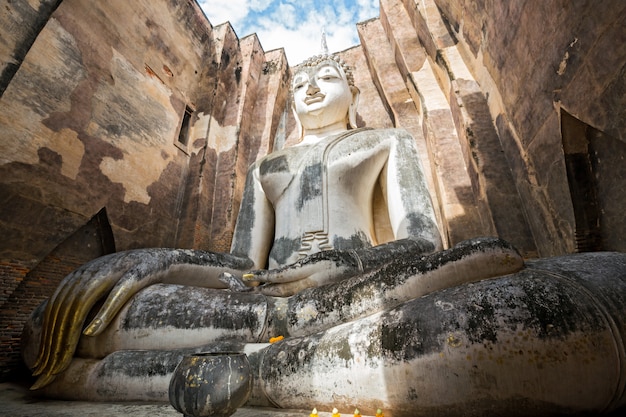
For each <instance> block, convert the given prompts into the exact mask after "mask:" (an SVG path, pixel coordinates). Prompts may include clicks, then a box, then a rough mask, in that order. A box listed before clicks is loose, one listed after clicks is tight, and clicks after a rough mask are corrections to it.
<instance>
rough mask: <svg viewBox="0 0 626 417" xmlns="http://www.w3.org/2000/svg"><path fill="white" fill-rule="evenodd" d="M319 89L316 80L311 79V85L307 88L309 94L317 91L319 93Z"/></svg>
mask: <svg viewBox="0 0 626 417" xmlns="http://www.w3.org/2000/svg"><path fill="white" fill-rule="evenodd" d="M319 91H320V89H319V87H318V86H317V84H316V83H315V81H314V80H311V81H309V86H308V87H307V89H306V93H307V95H313V94H315V93H317V92H319Z"/></svg>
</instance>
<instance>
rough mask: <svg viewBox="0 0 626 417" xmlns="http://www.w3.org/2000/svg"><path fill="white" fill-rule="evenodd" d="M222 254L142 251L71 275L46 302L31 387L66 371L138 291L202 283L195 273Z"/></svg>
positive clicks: (97, 262) (219, 260)
mask: <svg viewBox="0 0 626 417" xmlns="http://www.w3.org/2000/svg"><path fill="white" fill-rule="evenodd" d="M217 256H218V254H213V253H209V252H202V251H193V250H182V249H156V248H155V249H138V250H132V251H126V252H118V253H114V254H111V255H107V256H103V257H101V258H97V259H94V260H92V261H90V262H88V263H86V264H85V265H83V266H81V267H80V268H78V269H76V270H75V271H74V272H72V273H71V274H69V275H68V276H66V277H65V278H64V279H63V281H61V283H60V285H59V287H58V288H57V290H56V291H55V293H54V294H53V295H52V297H51V298H50V299H49V300H48V304H47V305H46V309H45V312H44V316H43V322H42V330H41V339H40V344H39V353H38V356H37V359H36V361H35V363H34V365H33V375H38V376H39V379H38V380H37V381H36V382H35V384H34V385H33V387H32V389H37V388H41V387H43V386H45V385H47V384H48V383H50V382H51V381H52V379H54V375H56V374H58V373H60V372H62V371H64V370H65V369H66V368H67V367H68V366H69V364H70V362H71V360H72V356H73V355H74V352H75V350H76V346H77V345H78V340H79V338H80V336H81V333H82V334H85V335H88V336H95V335H97V334H99V333H101V332H102V331H103V330H104V329H105V328H106V327H107V326H108V325H109V323H110V322H111V321H112V319H113V318H114V317H115V315H116V314H117V313H118V312H119V311H120V309H121V308H122V307H123V306H124V305H125V304H126V303H127V302H128V300H130V298H131V297H132V296H133V295H135V294H136V293H137V292H138V291H139V290H141V289H142V288H145V287H147V286H149V285H152V284H156V283H159V282H168V283H180V284H191V285H202V283H200V282H198V283H196V282H194V281H193V278H190V277H194V276H200V278H201V277H202V275H203V272H206V270H207V268H208V267H217V268H219V267H221V266H222V265H223V264H224V259H222V258H216V257H217ZM226 256H228V255H226ZM226 260H227V261H229V260H230V259H226ZM229 266H231V267H232V265H229ZM242 266H243V268H249V267H250V265H249V264H244V265H242ZM243 268H242V269H243ZM200 278H198V279H197V281H200ZM216 282H217V283H218V284H219V282H218V281H217V280H216ZM202 286H211V285H202ZM220 287H223V285H221V284H220ZM107 294H108V296H107ZM105 296H106V299H105V301H104V304H103V305H102V307H101V308H100V309H99V310H98V311H97V313H96V315H95V317H94V318H93V319H92V320H91V321H90V322H89V324H88V325H87V326H86V327H85V328H84V330H83V325H84V322H85V319H86V318H87V315H88V314H89V312H90V310H91V309H92V308H93V307H94V305H95V304H96V303H97V302H98V301H99V300H100V299H102V298H104V297H105Z"/></svg>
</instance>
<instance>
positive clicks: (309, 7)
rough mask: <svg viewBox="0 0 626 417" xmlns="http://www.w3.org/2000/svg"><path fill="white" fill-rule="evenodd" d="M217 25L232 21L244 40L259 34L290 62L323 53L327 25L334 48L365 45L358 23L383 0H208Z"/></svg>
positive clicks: (268, 46)
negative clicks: (360, 37) (359, 32)
mask: <svg viewBox="0 0 626 417" xmlns="http://www.w3.org/2000/svg"><path fill="white" fill-rule="evenodd" d="M200 5H201V7H202V8H203V9H204V10H205V13H206V14H207V16H208V17H209V20H210V21H211V23H212V24H216V23H217V24H220V23H223V22H225V21H230V23H231V25H232V26H233V28H234V29H235V32H236V33H237V35H238V36H239V37H240V38H241V37H243V36H247V35H249V34H251V33H256V34H257V36H258V38H259V41H260V42H261V45H262V46H263V49H265V50H266V51H269V50H272V49H277V48H281V47H282V48H284V49H285V53H286V55H287V59H288V60H289V64H290V65H296V64H298V63H300V62H302V61H303V60H305V59H306V58H308V57H309V56H311V55H316V54H318V53H320V45H321V34H322V28H324V30H325V31H326V39H327V43H328V48H329V50H330V51H331V52H336V51H341V50H344V49H347V48H349V47H351V46H355V45H357V44H358V43H359V39H358V35H357V31H356V23H357V22H360V21H363V20H366V19H369V18H372V17H376V16H378V14H379V11H378V0H206V1H200Z"/></svg>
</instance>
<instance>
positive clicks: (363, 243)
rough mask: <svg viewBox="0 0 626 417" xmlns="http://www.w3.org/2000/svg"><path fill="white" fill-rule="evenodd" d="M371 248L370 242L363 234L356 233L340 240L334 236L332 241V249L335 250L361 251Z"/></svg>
mask: <svg viewBox="0 0 626 417" xmlns="http://www.w3.org/2000/svg"><path fill="white" fill-rule="evenodd" d="M371 246H372V242H371V241H370V240H369V238H368V237H367V236H366V235H365V233H363V232H361V231H360V232H358V233H355V234H353V235H352V236H350V237H349V238H347V239H346V238H342V237H339V236H335V238H334V239H333V247H334V248H335V249H340V250H341V249H361V248H369V247H371Z"/></svg>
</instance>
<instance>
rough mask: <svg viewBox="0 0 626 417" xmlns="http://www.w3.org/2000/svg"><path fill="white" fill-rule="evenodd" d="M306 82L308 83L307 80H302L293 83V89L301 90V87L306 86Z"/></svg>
mask: <svg viewBox="0 0 626 417" xmlns="http://www.w3.org/2000/svg"><path fill="white" fill-rule="evenodd" d="M304 84H306V83H305V82H300V83H296V84H294V85H293V89H294V91H295V90H300V89H301V88H303V87H304Z"/></svg>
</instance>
